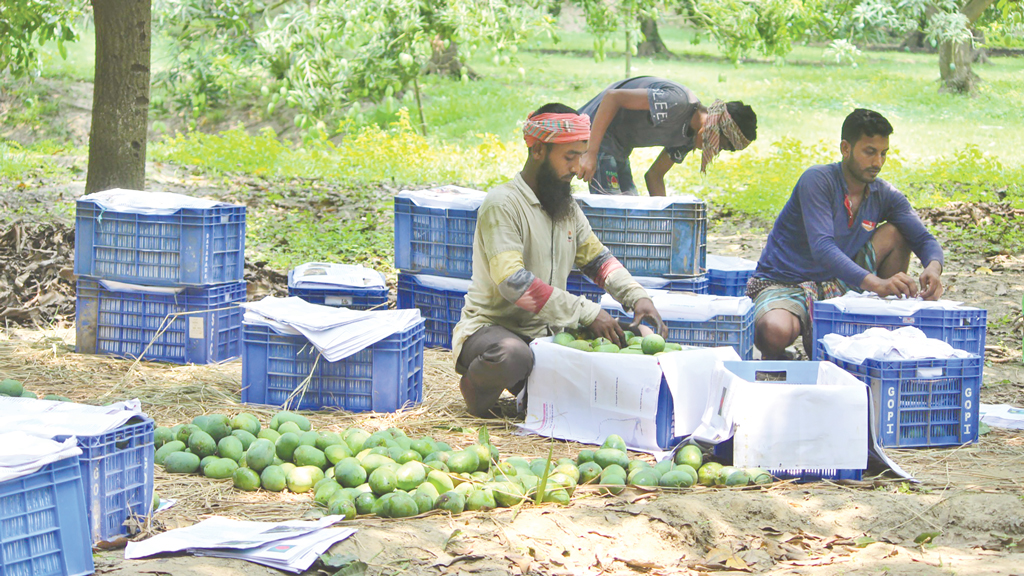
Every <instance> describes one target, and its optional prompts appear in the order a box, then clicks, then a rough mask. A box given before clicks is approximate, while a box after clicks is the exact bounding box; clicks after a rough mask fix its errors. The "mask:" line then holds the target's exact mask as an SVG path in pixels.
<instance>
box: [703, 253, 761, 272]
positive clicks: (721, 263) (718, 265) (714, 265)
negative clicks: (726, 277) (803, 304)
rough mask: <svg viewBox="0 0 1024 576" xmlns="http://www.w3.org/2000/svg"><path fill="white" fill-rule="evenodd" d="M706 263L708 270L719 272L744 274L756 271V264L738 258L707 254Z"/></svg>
mask: <svg viewBox="0 0 1024 576" xmlns="http://www.w3.org/2000/svg"><path fill="white" fill-rule="evenodd" d="M706 262H707V268H708V270H721V271H722V272H746V271H748V270H756V269H757V262H755V261H753V260H747V259H746V258H740V257H739V256H719V255H717V254H708V257H707V261H706Z"/></svg>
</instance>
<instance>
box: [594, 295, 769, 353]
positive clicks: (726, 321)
mask: <svg viewBox="0 0 1024 576" xmlns="http://www.w3.org/2000/svg"><path fill="white" fill-rule="evenodd" d="M604 310H606V311H607V312H608V313H609V314H611V316H612V318H615V319H616V320H628V321H632V320H633V316H632V315H631V314H624V313H622V311H620V310H618V309H616V308H604ZM661 319H662V321H664V322H665V325H666V326H668V339H667V340H668V341H669V342H675V343H677V344H682V345H684V346H701V347H705V348H714V347H718V346H732V347H733V348H734V349H735V350H736V353H737V354H739V355H740V358H742V359H744V360H753V359H754V308H753V307H751V308H750V310H748V311H747V313H746V314H744V315H742V316H732V315H726V314H720V315H718V316H715V317H713V318H711V320H708V321H706V322H694V321H692V320H679V319H672V318H666V317H665V316H664V315H662V318H661Z"/></svg>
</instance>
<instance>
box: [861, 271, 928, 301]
mask: <svg viewBox="0 0 1024 576" xmlns="http://www.w3.org/2000/svg"><path fill="white" fill-rule="evenodd" d="M861 288H862V289H864V290H870V291H871V292H874V293H875V294H878V295H879V296H881V297H883V298H884V297H886V296H905V297H908V298H913V297H914V296H917V284H915V283H914V280H913V279H912V278H911V277H910V276H907V275H906V274H905V273H903V272H897V273H896V274H895V275H893V276H892V277H891V278H886V279H882V278H879V277H878V276H875V275H874V274H869V275H868V276H867V278H865V279H864V282H863V283H862V284H861Z"/></svg>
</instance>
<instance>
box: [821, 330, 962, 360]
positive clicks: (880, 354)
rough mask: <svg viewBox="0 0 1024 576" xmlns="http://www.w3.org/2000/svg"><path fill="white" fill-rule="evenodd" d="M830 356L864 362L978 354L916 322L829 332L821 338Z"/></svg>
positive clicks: (959, 356) (958, 356)
mask: <svg viewBox="0 0 1024 576" xmlns="http://www.w3.org/2000/svg"><path fill="white" fill-rule="evenodd" d="M821 341H822V343H823V344H824V345H825V350H826V351H827V352H828V353H829V355H830V356H833V357H835V358H839V359H841V360H846V361H847V362H853V363H854V364H861V363H863V362H864V360H866V359H868V358H873V359H875V360H922V359H926V358H971V357H973V356H974V354H971V353H970V352H965V351H963V350H957V349H956V348H953V347H952V346H950V345H949V344H947V343H946V342H943V341H942V340H939V339H938V338H929V337H927V336H925V334H924V332H922V331H921V330H920V329H918V328H915V327H913V326H904V327H902V328H898V329H896V330H889V329H887V328H882V327H875V328H868V329H867V330H865V331H864V332H862V333H860V334H855V335H853V336H841V335H839V334H826V335H825V336H823V337H822V339H821Z"/></svg>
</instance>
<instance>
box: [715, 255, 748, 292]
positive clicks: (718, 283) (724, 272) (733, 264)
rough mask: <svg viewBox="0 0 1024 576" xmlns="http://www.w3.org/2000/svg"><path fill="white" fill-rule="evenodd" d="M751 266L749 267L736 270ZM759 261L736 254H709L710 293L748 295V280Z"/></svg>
mask: <svg viewBox="0 0 1024 576" xmlns="http://www.w3.org/2000/svg"><path fill="white" fill-rule="evenodd" d="M744 266H749V268H748V269H743V270H735V268H740V267H744ZM756 267H757V262H754V261H752V260H747V259H745V258H738V257H735V256H720V255H715V254H708V280H709V281H710V282H711V286H710V287H709V290H708V291H709V293H711V294H714V295H716V296H746V295H747V281H748V280H750V277H751V276H753V275H754V269H755V268H756Z"/></svg>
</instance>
